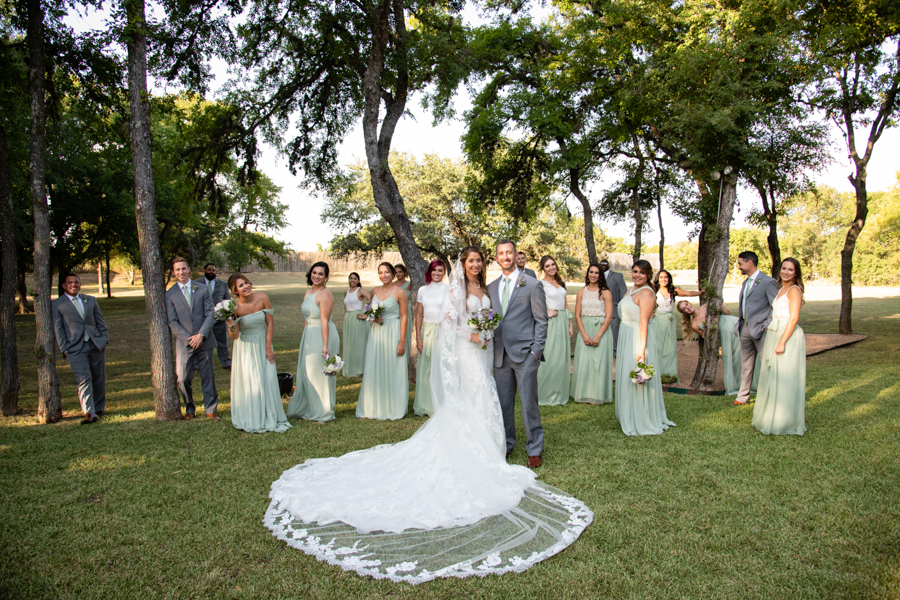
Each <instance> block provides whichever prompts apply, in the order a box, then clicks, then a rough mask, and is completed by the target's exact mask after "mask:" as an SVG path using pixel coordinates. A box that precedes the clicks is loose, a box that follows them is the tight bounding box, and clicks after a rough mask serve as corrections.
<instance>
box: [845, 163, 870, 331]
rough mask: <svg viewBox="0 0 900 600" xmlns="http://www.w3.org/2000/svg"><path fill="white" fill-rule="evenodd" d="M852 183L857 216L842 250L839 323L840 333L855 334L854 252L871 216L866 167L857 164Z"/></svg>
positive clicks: (851, 179) (851, 178) (851, 224)
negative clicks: (853, 316)
mask: <svg viewBox="0 0 900 600" xmlns="http://www.w3.org/2000/svg"><path fill="white" fill-rule="evenodd" d="M850 183H852V184H853V187H854V189H855V190H856V215H854V217H853V222H852V223H850V230H849V231H847V238H846V239H845V240H844V247H843V248H842V249H841V316H840V320H839V321H838V333H841V334H844V335H849V334H851V333H853V323H852V322H851V316H852V312H853V252H854V251H855V250H856V239H857V238H858V237H859V234H860V233H861V232H862V229H863V227H864V226H865V224H866V217H867V216H868V214H869V206H868V192H867V191H866V165H865V164H859V163H857V167H856V176H855V177H850Z"/></svg>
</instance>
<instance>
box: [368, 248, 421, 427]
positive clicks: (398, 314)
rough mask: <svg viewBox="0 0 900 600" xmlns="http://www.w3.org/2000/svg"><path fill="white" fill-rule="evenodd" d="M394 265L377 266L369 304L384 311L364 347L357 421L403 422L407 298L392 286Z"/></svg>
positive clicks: (406, 381) (406, 385)
mask: <svg viewBox="0 0 900 600" xmlns="http://www.w3.org/2000/svg"><path fill="white" fill-rule="evenodd" d="M394 272H395V271H394V265H392V264H391V263H388V262H383V263H381V264H380V265H378V279H380V280H381V283H382V285H380V286H378V287H376V288H375V289H373V290H372V304H373V305H375V304H380V305H381V306H382V307H383V312H382V313H381V316H379V317H377V318H376V319H375V320H374V321H373V322H371V324H370V325H369V326H370V327H371V331H370V332H369V341H368V344H367V345H366V366H365V369H364V374H363V380H362V387H360V390H359V401H358V402H357V403H356V416H357V417H358V418H360V419H390V420H392V421H394V420H396V419H402V418H403V417H405V416H406V411H407V410H408V408H409V378H408V377H407V375H406V350H407V348H406V337H407V335H406V329H407V327H408V325H409V322H408V318H407V315H408V312H407V308H406V294H404V293H403V290H402V289H400V286H399V285H397V284H396V283H395V282H394Z"/></svg>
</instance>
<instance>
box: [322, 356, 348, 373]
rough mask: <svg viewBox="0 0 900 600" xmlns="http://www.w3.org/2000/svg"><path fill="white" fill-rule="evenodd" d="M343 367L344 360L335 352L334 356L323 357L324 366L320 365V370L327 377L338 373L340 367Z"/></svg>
mask: <svg viewBox="0 0 900 600" xmlns="http://www.w3.org/2000/svg"><path fill="white" fill-rule="evenodd" d="M343 368H344V361H343V360H342V359H341V357H340V356H338V355H337V354H335V355H334V356H329V357H328V358H326V359H325V366H324V367H322V372H323V373H325V375H326V376H328V377H334V376H335V375H337V374H338V373H340V372H341V369H343Z"/></svg>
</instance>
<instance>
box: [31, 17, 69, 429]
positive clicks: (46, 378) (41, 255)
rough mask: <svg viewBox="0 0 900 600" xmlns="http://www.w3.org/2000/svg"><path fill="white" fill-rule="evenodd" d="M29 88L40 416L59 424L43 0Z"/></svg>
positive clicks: (35, 21) (35, 22)
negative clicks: (46, 171)
mask: <svg viewBox="0 0 900 600" xmlns="http://www.w3.org/2000/svg"><path fill="white" fill-rule="evenodd" d="M28 54H29V65H28V92H29V96H30V97H31V148H30V162H31V168H30V174H29V179H30V181H29V184H30V185H29V187H30V188H31V202H32V211H33V212H34V320H35V325H36V330H35V340H34V359H35V362H36V363H37V379H38V419H39V420H40V422H41V423H55V422H57V421H59V420H60V419H62V403H61V401H60V397H59V378H58V377H57V376H56V363H55V346H56V338H55V334H54V332H53V314H52V313H51V307H50V303H51V300H52V299H51V296H50V279H51V277H52V273H51V272H50V210H49V207H48V206H47V186H46V181H45V178H44V175H45V174H44V129H45V125H46V116H45V115H46V112H45V111H46V106H45V99H44V94H45V84H44V69H45V64H44V10H43V8H42V7H41V2H40V0H29V2H28Z"/></svg>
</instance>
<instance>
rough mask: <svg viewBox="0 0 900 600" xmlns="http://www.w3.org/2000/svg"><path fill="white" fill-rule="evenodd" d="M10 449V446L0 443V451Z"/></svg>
mask: <svg viewBox="0 0 900 600" xmlns="http://www.w3.org/2000/svg"><path fill="white" fill-rule="evenodd" d="M12 449H13V447H12V446H7V445H3V444H0V452H6V451H7V450H12Z"/></svg>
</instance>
